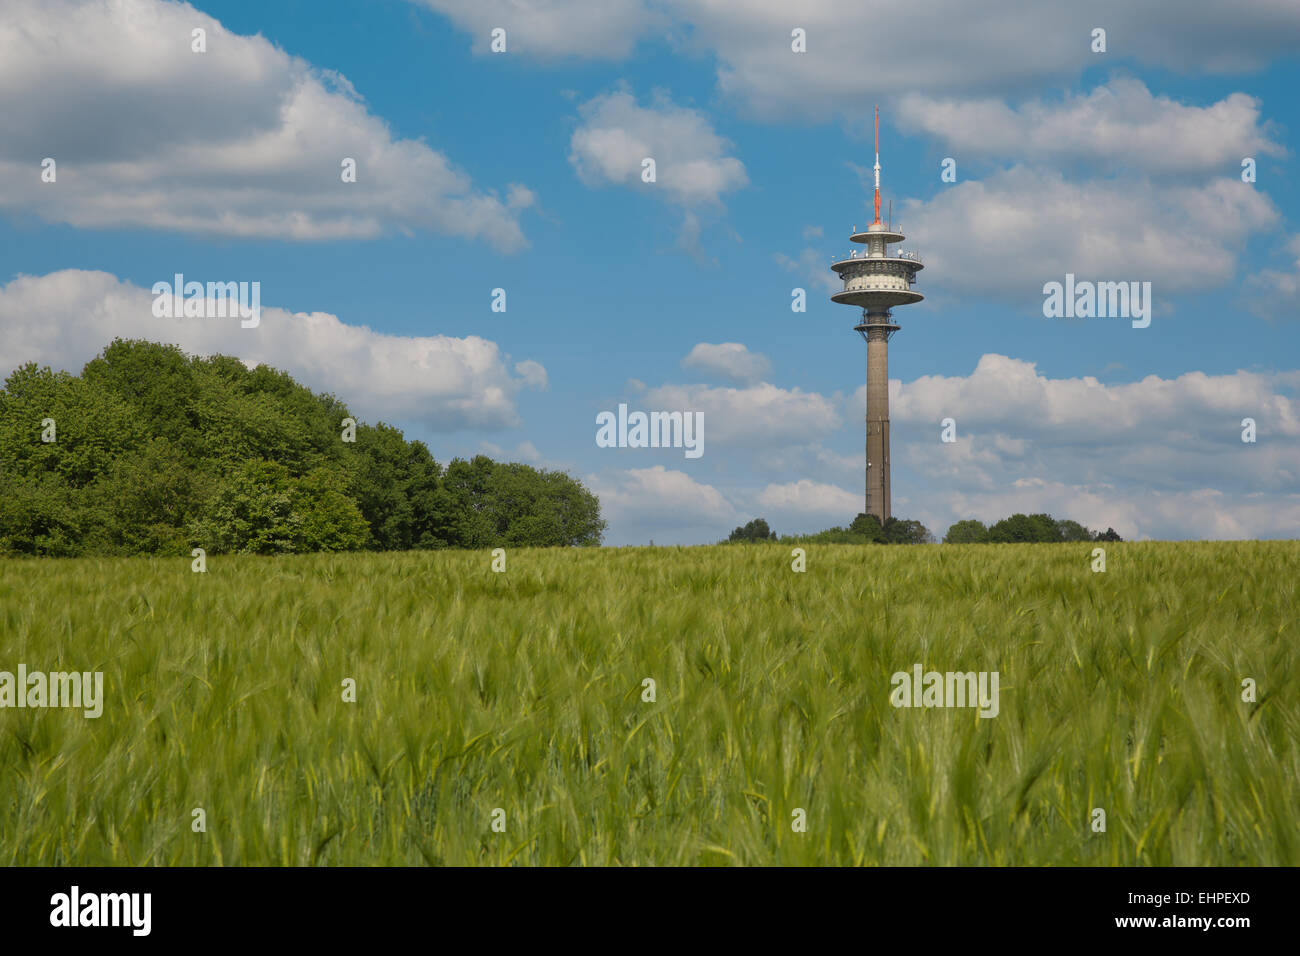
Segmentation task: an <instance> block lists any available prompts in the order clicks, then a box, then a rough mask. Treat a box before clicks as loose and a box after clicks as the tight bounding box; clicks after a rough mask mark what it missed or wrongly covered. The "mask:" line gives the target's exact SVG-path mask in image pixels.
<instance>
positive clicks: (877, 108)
mask: <svg viewBox="0 0 1300 956" xmlns="http://www.w3.org/2000/svg"><path fill="white" fill-rule="evenodd" d="M875 171H876V221H875V222H873V223H872V225H873V226H878V225H880V107H879V106H877V107H876V165H875Z"/></svg>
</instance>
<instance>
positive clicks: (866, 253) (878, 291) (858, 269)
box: [831, 107, 925, 524]
mask: <svg viewBox="0 0 1300 956" xmlns="http://www.w3.org/2000/svg"><path fill="white" fill-rule="evenodd" d="M875 172H876V199H875V207H876V218H875V220H874V221H873V222H872V223H871V225H869V226H868V227H867V231H866V232H857V231H856V227H854V232H853V234H852V235H851V236H849V239H850V240H851V241H853V242H860V243H865V245H866V249H865V250H863V251H862V252H861V254H859V253H858V252H853V253H851V254H850V255H849V257H848V258H847V259H841V260H839V261H838V262H834V263H832V264H831V268H832V269H833V270H834V271H835V272H836V273H837V274H838V275H839V277H840V278H841V279H843V280H844V288H843V290H841V291H840V292H836V293H835V294H834V295H832V296H831V301H832V302H838V303H840V304H841V305H853V306H857V307H858V308H860V309H862V321H861V322H859V323H858V324H857V325H855V326H854V327H853V329H854V331H855V332H857V333H858V334H860V335H861V336H862V338H863V339H865V340H866V343H867V507H866V512H867V514H873V515H875V516H876V517H877V518H879V519H880V523H881V524H884V523H885V521H886V520H887V519H888V518H889V517H890V513H889V338H890V336H892V335H893V334H894V333H895V332H897V331H898V329H899V326H897V325H895V324H894V320H893V316H892V314H891V310H892V309H893V308H894V307H895V306H899V305H911V304H912V303H914V302H920V301H921V300H922V299H924V298H925V296H923V295H921V293H919V292H913V291H912V286H913V284H914V283H915V282H916V273H917V271H918V270H919V269H921V268H923V266H922V265H921V257H920V256H919V255H918V254H917V253H915V252H902V251H899V252H898V254H897V255H895V254H894V253H892V252H890V250H889V247H890V246H891V245H893V244H894V243H896V242H902V241H903V234H902V233H901V232H894V231H893V228H892V223H891V224H886V223H883V222H881V221H880V108H879V107H877V108H876V165H875Z"/></svg>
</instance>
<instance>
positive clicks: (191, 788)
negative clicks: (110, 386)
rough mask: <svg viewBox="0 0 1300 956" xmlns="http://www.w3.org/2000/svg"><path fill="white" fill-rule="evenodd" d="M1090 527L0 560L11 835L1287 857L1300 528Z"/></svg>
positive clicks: (103, 851)
mask: <svg viewBox="0 0 1300 956" xmlns="http://www.w3.org/2000/svg"><path fill="white" fill-rule="evenodd" d="M1092 547H1093V545H1091V544H1081V545H969V546H953V545H943V546H914V547H901V546H899V547H885V546H875V547H861V546H858V547H855V546H847V545H826V546H811V547H809V548H808V549H807V552H808V553H807V569H806V571H805V572H802V573H796V572H795V571H793V570H792V568H791V556H790V549H789V547H788V546H781V545H775V544H773V545H750V546H718V547H699V548H681V549H677V548H628V549H596V548H587V549H570V550H511V551H510V552H509V553H508V555H507V568H506V570H505V572H504V573H494V572H493V571H492V570H491V567H490V565H491V561H492V558H491V555H489V554H488V553H487V552H422V553H401V554H349V555H314V556H302V557H273V558H262V557H251V556H247V557H246V556H238V557H221V556H211V557H209V558H208V563H207V571H206V573H202V574H199V573H193V572H192V571H191V567H190V560H189V559H188V558H174V559H136V558H130V559H76V560H53V559H49V560H4V561H0V671H8V672H16V669H17V667H18V665H19V664H20V663H21V664H24V665H25V666H26V668H27V670H28V671H29V672H30V671H35V670H44V671H68V670H77V671H102V672H103V675H104V678H103V679H104V701H103V713H102V716H100V717H99V718H97V719H91V718H86V717H84V716H83V715H82V713H81V711H79V710H73V709H54V708H46V709H33V708H22V709H19V708H8V707H6V708H4V709H0V862H3V863H4V864H5V865H15V864H18V865H46V864H74V865H122V866H155V865H200V866H208V865H226V866H231V865H276V866H278V865H293V866H305V865H381V864H382V865H416V866H419V865H427V864H434V865H442V864H446V865H501V864H514V865H521V864H523V865H539V864H544V865H569V864H577V865H681V864H704V865H732V864H745V865H771V864H778V865H813V864H832V865H877V864H891V865H897V864H903V865H911V864H916V865H948V864H975V865H1004V864H1021V865H1206V864H1221V865H1258V864H1290V865H1295V864H1300V838H1298V837H1297V818H1298V815H1300V654H1297V649H1296V642H1297V581H1300V542H1253V543H1122V544H1109V545H1107V547H1106V570H1105V572H1104V573H1094V572H1093V571H1092V570H1091V562H1092V558H1091V549H1092ZM915 664H921V665H922V666H923V668H924V669H925V670H926V671H929V670H937V671H940V672H946V671H986V672H992V671H997V672H998V674H999V675H1000V691H999V694H1000V706H999V710H998V713H997V716H996V717H988V718H981V717H980V716H979V715H978V713H977V711H976V710H974V709H971V708H957V707H953V708H921V707H913V708H903V707H894V706H893V705H891V702H890V692H891V675H892V674H894V673H895V672H908V671H911V669H912V668H913V665H915ZM1248 678H1249V679H1251V680H1253V681H1254V682H1255V692H1254V695H1255V699H1254V701H1253V702H1252V701H1247V700H1243V699H1242V698H1243V693H1245V692H1244V691H1243V681H1245V680H1246V679H1248ZM647 679H649V680H652V681H653V682H654V683H653V698H654V699H653V700H648V699H646V698H647V697H649V696H651V693H650V691H651V685H648V684H646V683H645V682H646V681H647ZM347 680H351V681H355V701H349V700H345V699H344V698H345V696H348V695H347V693H346V692H345V685H344V682H345V681H347ZM1247 696H1249V695H1247ZM1098 809H1100V810H1103V811H1104V812H1105V829H1104V831H1099V830H1097V829H1096V825H1095V821H1096V820H1097V819H1098V817H1097V815H1096V814H1095V812H1094V811H1095V810H1098ZM198 810H201V811H202V813H201V814H196V812H195V811H198ZM800 820H802V827H801V826H800Z"/></svg>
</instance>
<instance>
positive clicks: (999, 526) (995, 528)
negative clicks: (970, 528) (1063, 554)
mask: <svg viewBox="0 0 1300 956" xmlns="http://www.w3.org/2000/svg"><path fill="white" fill-rule="evenodd" d="M1043 518H1047V522H1046V523H1045V522H1044V521H1042V519H1043ZM1047 524H1050V525H1051V530H1050V531H1048V530H1047V527H1046V526H1047ZM989 540H990V541H994V542H999V543H1007V542H1030V541H1055V540H1057V538H1056V523H1055V522H1053V521H1051V519H1050V518H1049V517H1048V516H1046V515H1033V516H1030V515H1026V514H1013V515H1012V516H1011V517H1009V518H1003V519H1002V520H1001V521H999V522H997V523H996V524H994V525H992V526H991V527H990V528H989Z"/></svg>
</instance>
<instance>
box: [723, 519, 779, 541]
mask: <svg viewBox="0 0 1300 956" xmlns="http://www.w3.org/2000/svg"><path fill="white" fill-rule="evenodd" d="M727 540H728V541H775V540H776V532H775V531H773V530H772V529H771V528H769V527H768V526H767V520H766V519H764V518H755V519H754V520H753V521H750V522H749V523H748V524H746V525H744V526H743V527H740V528H737V529H736V530H735V531H733V532H731V535H730V536H729V537H728V538H727Z"/></svg>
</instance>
